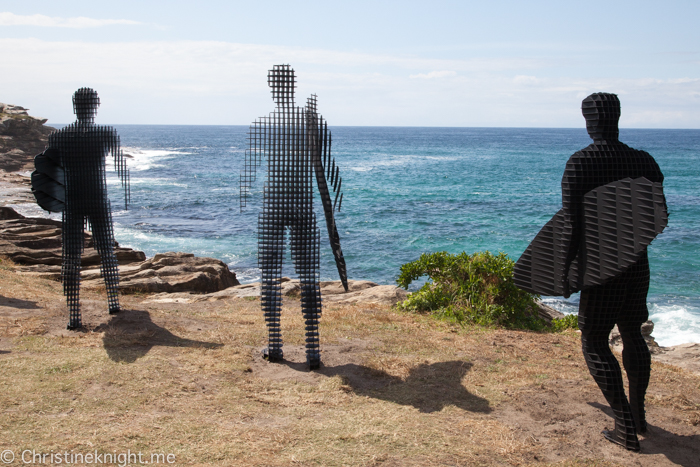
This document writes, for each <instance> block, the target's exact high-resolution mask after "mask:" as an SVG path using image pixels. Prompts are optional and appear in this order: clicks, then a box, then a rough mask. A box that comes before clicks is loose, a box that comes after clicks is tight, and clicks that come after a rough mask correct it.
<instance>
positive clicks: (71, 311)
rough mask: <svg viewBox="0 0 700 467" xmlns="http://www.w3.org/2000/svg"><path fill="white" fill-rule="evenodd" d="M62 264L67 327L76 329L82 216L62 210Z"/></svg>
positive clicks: (78, 307) (82, 239) (79, 325)
mask: <svg viewBox="0 0 700 467" xmlns="http://www.w3.org/2000/svg"><path fill="white" fill-rule="evenodd" d="M62 237H63V264H62V267H61V279H62V280H63V294H64V295H65V296H66V302H67V305H68V329H78V328H80V327H81V326H82V325H83V324H82V322H81V319H80V255H81V254H82V252H83V242H84V231H83V216H82V215H76V214H75V213H73V212H69V211H64V212H63V226H62Z"/></svg>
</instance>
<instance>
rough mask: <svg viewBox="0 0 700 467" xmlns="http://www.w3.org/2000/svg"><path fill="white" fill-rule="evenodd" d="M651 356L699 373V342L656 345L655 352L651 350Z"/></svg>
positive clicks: (656, 359) (658, 360)
mask: <svg viewBox="0 0 700 467" xmlns="http://www.w3.org/2000/svg"><path fill="white" fill-rule="evenodd" d="M651 358H652V359H653V360H654V361H657V362H661V363H666V364H668V365H674V366H678V367H681V368H683V369H685V370H688V371H690V372H693V373H695V374H697V375H700V344H698V343H690V344H681V345H675V346H673V347H658V348H657V350H656V351H655V352H652V355H651Z"/></svg>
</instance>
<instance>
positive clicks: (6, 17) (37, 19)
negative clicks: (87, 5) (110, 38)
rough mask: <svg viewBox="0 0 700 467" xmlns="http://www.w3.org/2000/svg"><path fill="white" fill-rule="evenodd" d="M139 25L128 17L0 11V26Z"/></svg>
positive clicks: (87, 26) (79, 26) (89, 26)
mask: <svg viewBox="0 0 700 467" xmlns="http://www.w3.org/2000/svg"><path fill="white" fill-rule="evenodd" d="M114 24H121V25H139V24H142V23H140V22H138V21H131V20H128V19H95V18H86V17H84V16H78V17H75V18H60V17H51V16H46V15H38V14H37V15H16V14H14V13H10V12H7V11H5V12H0V26H39V27H55V28H77V29H81V28H99V27H101V26H110V25H114Z"/></svg>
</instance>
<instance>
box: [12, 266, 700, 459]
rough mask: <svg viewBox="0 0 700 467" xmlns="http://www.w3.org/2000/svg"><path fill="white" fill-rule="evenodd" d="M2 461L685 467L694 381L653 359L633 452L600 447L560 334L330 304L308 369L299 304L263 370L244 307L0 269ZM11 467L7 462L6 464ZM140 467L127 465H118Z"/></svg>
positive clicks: (604, 410) (594, 396)
mask: <svg viewBox="0 0 700 467" xmlns="http://www.w3.org/2000/svg"><path fill="white" fill-rule="evenodd" d="M0 266H2V267H0V372H1V374H2V375H3V376H2V378H1V379H0V406H2V407H3V410H2V413H0V451H4V450H11V451H13V452H14V453H19V452H21V451H22V450H27V449H29V450H34V451H36V452H51V451H56V452H58V451H70V452H74V453H79V452H88V451H90V452H91V451H93V450H98V451H100V452H121V451H126V450H127V449H130V450H131V451H132V452H134V451H137V450H138V451H141V452H143V453H153V452H158V453H160V452H162V453H172V454H173V455H174V456H175V458H176V459H177V460H176V463H175V465H260V466H268V465H269V466H287V465H322V466H326V465H329V466H330V465H337V466H341V465H348V466H354V465H362V466H365V465H383V466H405V465H421V466H432V465H446V466H447V465H460V466H461V465H562V466H566V465H572V466H584V465H585V466H590V465H601V466H609V465H624V466H652V465H653V466H672V465H682V466H698V465H700V461H699V460H698V459H700V376H698V375H697V374H694V373H691V372H688V371H686V370H682V369H679V368H677V367H673V366H670V365H664V364H658V363H654V364H653V368H652V381H651V384H650V388H649V391H648V410H647V412H648V421H649V425H650V426H649V433H648V434H647V435H646V436H643V437H640V440H641V446H642V453H640V454H637V453H631V452H628V451H625V450H624V449H622V448H620V447H619V446H616V445H613V444H611V443H609V442H608V441H606V440H605V439H604V438H603V437H602V435H601V434H600V432H601V430H603V429H604V428H606V427H612V413H611V411H610V409H609V408H608V406H607V404H606V403H605V400H604V399H603V397H602V394H601V393H600V391H599V390H598V388H597V386H596V385H595V383H594V382H593V379H592V378H591V377H590V375H589V374H588V371H587V369H586V367H585V363H584V361H583V357H582V355H581V351H580V342H579V336H578V335H577V334H576V333H575V332H566V333H560V334H551V333H531V332H518V331H504V330H496V329H483V328H478V327H465V328H461V327H459V326H454V325H450V324H447V323H444V322H439V321H436V320H434V319H432V318H430V317H425V316H416V315H410V314H405V313H397V312H395V311H393V310H391V309H390V308H388V307H381V306H377V305H344V306H337V307H333V306H329V307H327V308H326V309H325V310H324V315H323V319H322V326H321V331H320V332H321V339H322V352H323V353H322V359H323V366H322V368H321V369H320V370H319V371H316V372H309V371H308V370H307V369H306V366H305V354H304V349H303V339H304V337H303V332H304V331H303V322H302V318H301V316H300V313H299V302H298V300H293V299H291V300H287V299H285V308H284V310H283V323H282V325H283V332H284V338H285V346H284V352H285V361H284V362H283V363H279V364H272V363H268V362H267V361H265V360H263V359H262V357H261V350H262V348H263V347H264V346H265V341H266V333H265V326H264V322H263V319H262V316H261V312H260V310H259V302H258V301H257V300H255V299H250V298H238V299H226V300H219V301H214V302H199V303H192V304H186V305H183V304H178V303H149V302H148V300H147V297H145V296H133V295H132V296H124V297H122V304H123V308H124V311H123V312H122V313H120V314H117V315H113V316H110V315H108V314H107V313H106V300H105V298H104V295H103V294H102V293H101V292H100V291H83V294H82V305H83V321H84V323H85V329H83V330H80V331H67V330H66V329H65V326H66V323H67V316H66V309H65V304H64V300H63V297H62V294H61V286H60V284H58V283H56V282H51V281H47V280H42V279H36V278H26V277H22V276H19V275H17V274H16V273H14V271H13V268H12V265H11V264H8V263H7V261H5V262H3V263H1V264H0ZM10 465H22V464H21V463H20V462H17V461H16V462H15V463H14V464H10ZM133 465H138V464H133Z"/></svg>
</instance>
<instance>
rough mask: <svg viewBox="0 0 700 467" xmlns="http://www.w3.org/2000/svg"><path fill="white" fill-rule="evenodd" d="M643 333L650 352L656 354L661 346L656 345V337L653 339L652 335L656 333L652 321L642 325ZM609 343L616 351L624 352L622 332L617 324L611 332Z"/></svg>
mask: <svg viewBox="0 0 700 467" xmlns="http://www.w3.org/2000/svg"><path fill="white" fill-rule="evenodd" d="M641 331H642V336H643V337H644V340H645V341H646V343H647V345H648V346H649V350H651V351H652V352H654V351H655V350H656V349H657V348H658V347H659V344H657V343H656V341H655V340H654V337H652V335H651V333H652V332H654V322H653V321H651V320H648V321H646V322H644V323H642V326H641ZM608 341H609V343H610V346H611V347H612V348H613V349H614V350H620V351H621V350H622V348H623V346H622V336H620V330H619V329H618V328H617V324H616V325H615V327H614V328H613V330H612V331H610V336H609V337H608Z"/></svg>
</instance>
